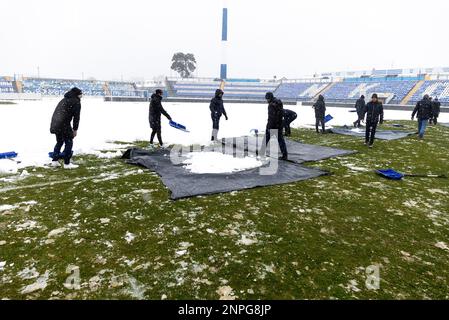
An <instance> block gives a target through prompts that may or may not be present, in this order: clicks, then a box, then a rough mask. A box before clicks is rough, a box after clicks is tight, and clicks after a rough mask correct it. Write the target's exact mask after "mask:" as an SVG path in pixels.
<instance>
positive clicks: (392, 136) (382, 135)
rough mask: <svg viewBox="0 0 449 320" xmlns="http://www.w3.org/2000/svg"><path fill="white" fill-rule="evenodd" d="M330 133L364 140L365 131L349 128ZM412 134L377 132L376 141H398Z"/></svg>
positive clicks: (333, 130)
mask: <svg viewBox="0 0 449 320" xmlns="http://www.w3.org/2000/svg"><path fill="white" fill-rule="evenodd" d="M330 131H331V132H332V133H336V134H343V135H346V136H353V137H363V138H365V130H360V131H357V130H354V129H350V128H332V129H331V130H330ZM414 134H415V133H414V132H407V131H400V130H377V131H376V139H380V140H389V141H390V140H398V139H402V138H406V137H408V136H411V135H414Z"/></svg>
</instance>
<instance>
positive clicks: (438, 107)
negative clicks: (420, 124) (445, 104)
mask: <svg viewBox="0 0 449 320" xmlns="http://www.w3.org/2000/svg"><path fill="white" fill-rule="evenodd" d="M440 111H441V103H440V101H438V100H434V101H433V102H432V113H433V116H434V117H438V116H439V115H440Z"/></svg>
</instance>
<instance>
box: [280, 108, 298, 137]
mask: <svg viewBox="0 0 449 320" xmlns="http://www.w3.org/2000/svg"><path fill="white" fill-rule="evenodd" d="M297 117H298V115H297V114H296V112H295V111H292V110H289V109H284V124H283V126H284V130H285V136H286V137H288V136H289V135H291V134H292V129H291V128H290V124H291V123H292V122H293V121H295V120H296V118H297Z"/></svg>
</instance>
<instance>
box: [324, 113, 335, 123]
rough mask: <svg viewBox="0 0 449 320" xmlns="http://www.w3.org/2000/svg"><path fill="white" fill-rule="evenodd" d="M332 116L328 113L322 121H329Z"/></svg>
mask: <svg viewBox="0 0 449 320" xmlns="http://www.w3.org/2000/svg"><path fill="white" fill-rule="evenodd" d="M333 118H334V117H332V116H331V115H330V114H328V115H327V116H325V117H324V123H328V122H329V121H331V120H332V119H333Z"/></svg>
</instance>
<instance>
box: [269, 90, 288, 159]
mask: <svg viewBox="0 0 449 320" xmlns="http://www.w3.org/2000/svg"><path fill="white" fill-rule="evenodd" d="M265 99H266V100H267V102H268V121H267V129H266V132H265V148H266V146H267V145H268V143H269V142H270V139H271V136H272V135H275V136H276V137H277V140H278V143H279V148H280V149H281V153H282V157H280V158H279V160H288V154H287V146H286V145H285V140H284V135H283V134H282V131H283V126H282V125H283V118H284V106H283V104H282V101H281V100H279V99H277V98H275V97H274V95H273V93H272V92H267V93H266V95H265ZM263 150H265V149H263Z"/></svg>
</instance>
